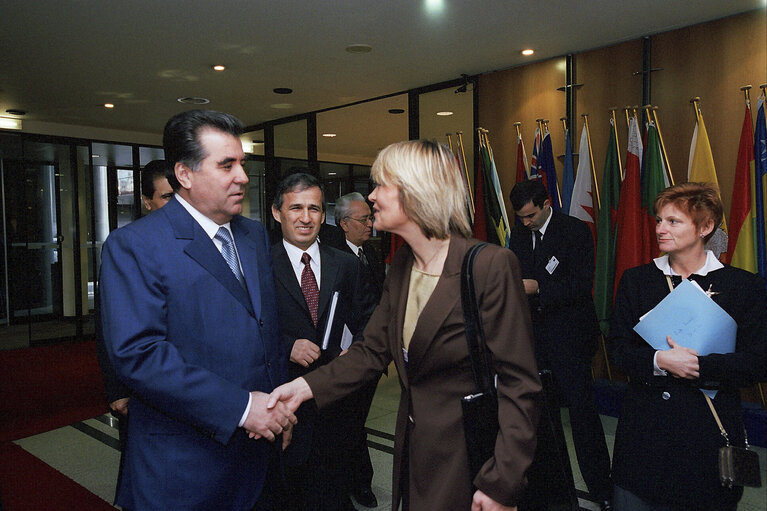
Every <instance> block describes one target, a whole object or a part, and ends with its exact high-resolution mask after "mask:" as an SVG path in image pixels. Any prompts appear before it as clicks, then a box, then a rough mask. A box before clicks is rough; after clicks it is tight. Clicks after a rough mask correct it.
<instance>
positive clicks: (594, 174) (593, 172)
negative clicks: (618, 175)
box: [578, 114, 602, 224]
mask: <svg viewBox="0 0 767 511" xmlns="http://www.w3.org/2000/svg"><path fill="white" fill-rule="evenodd" d="M581 117H583V125H584V126H585V127H586V140H588V143H589V160H590V161H591V178H592V180H593V181H594V192H595V193H596V196H597V210H600V209H602V199H601V198H600V197H599V183H597V169H596V167H594V152H593V151H592V150H591V131H590V130H589V114H581ZM578 150H579V151H580V147H579V148H578ZM595 220H596V219H595ZM594 223H595V224H596V222H594Z"/></svg>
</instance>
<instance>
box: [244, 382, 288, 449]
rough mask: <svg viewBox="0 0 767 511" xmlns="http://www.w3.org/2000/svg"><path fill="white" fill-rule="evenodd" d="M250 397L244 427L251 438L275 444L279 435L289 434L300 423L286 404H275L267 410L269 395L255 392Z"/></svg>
mask: <svg viewBox="0 0 767 511" xmlns="http://www.w3.org/2000/svg"><path fill="white" fill-rule="evenodd" d="M250 395H251V397H252V401H251V403H250V410H249V411H248V417H247V418H246V419H245V423H244V424H243V425H242V427H243V428H245V429H246V430H247V431H248V433H250V436H251V437H253V438H265V439H267V440H269V441H270V442H274V439H275V438H276V437H277V435H279V434H282V433H283V432H289V431H290V430H291V429H292V428H293V425H294V424H296V422H298V419H296V416H295V415H294V414H293V411H291V410H290V409H289V408H288V406H287V405H285V404H284V403H275V404H274V405H272V406H271V407H270V408H267V406H266V404H267V401H269V394H265V393H264V392H258V391H253V392H251V393H250ZM288 441H289V437H288Z"/></svg>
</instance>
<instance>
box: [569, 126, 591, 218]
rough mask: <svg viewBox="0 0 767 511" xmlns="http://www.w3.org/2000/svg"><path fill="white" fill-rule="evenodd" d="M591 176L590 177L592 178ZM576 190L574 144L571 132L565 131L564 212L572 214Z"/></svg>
mask: <svg viewBox="0 0 767 511" xmlns="http://www.w3.org/2000/svg"><path fill="white" fill-rule="evenodd" d="M590 177H591V176H589V178H590ZM573 188H575V171H574V170H573V144H571V143H570V130H565V167H564V170H563V171H562V211H564V212H565V213H568V214H569V213H570V199H571V198H572V195H573Z"/></svg>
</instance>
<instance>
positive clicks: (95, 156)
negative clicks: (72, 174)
mask: <svg viewBox="0 0 767 511" xmlns="http://www.w3.org/2000/svg"><path fill="white" fill-rule="evenodd" d="M93 157H94V158H101V156H99V155H98V154H94V155H93Z"/></svg>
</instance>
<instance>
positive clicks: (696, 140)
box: [687, 114, 727, 233]
mask: <svg viewBox="0 0 767 511" xmlns="http://www.w3.org/2000/svg"><path fill="white" fill-rule="evenodd" d="M687 181H690V182H695V183H713V184H714V185H716V187H717V189H719V180H718V179H717V178H716V167H715V166H714V155H713V154H712V153H711V144H710V143H709V141H708V132H707V131H706V123H705V122H703V114H700V115H699V116H698V120H697V122H696V123H695V130H694V131H693V133H692V142H691V143H690V159H689V160H688V163H687ZM720 197H721V194H720ZM717 227H719V226H717ZM721 228H722V230H723V231H724V232H725V233H726V232H727V221H726V219H725V218H722V225H721Z"/></svg>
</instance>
